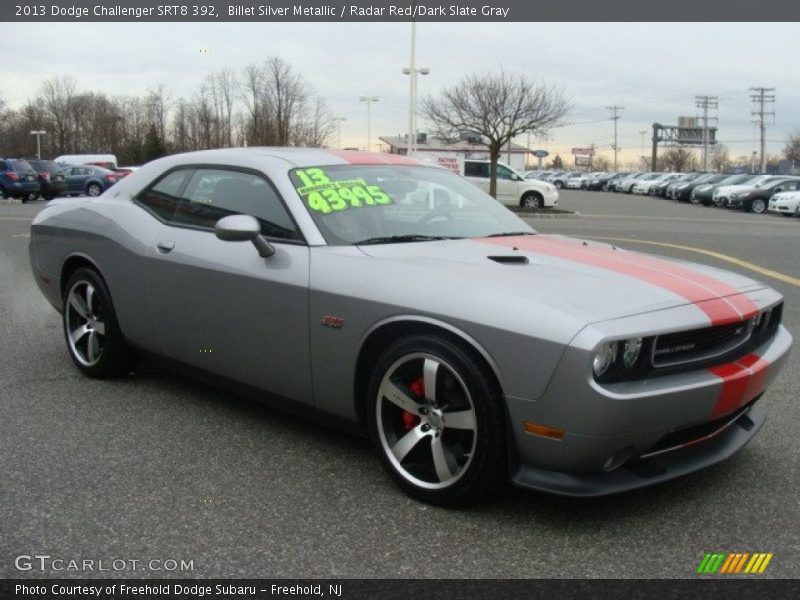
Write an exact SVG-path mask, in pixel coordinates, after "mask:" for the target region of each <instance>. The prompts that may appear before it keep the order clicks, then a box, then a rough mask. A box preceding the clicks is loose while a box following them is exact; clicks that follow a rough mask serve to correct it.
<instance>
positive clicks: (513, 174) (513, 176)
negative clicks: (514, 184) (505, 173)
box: [511, 173, 522, 181]
mask: <svg viewBox="0 0 800 600" xmlns="http://www.w3.org/2000/svg"><path fill="white" fill-rule="evenodd" d="M511 180H512V181H522V177H520V176H519V175H517V174H516V173H512V174H511Z"/></svg>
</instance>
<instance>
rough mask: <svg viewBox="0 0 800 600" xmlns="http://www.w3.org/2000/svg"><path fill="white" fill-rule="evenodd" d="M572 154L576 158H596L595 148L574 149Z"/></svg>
mask: <svg viewBox="0 0 800 600" xmlns="http://www.w3.org/2000/svg"><path fill="white" fill-rule="evenodd" d="M572 153H573V154H574V155H576V156H594V148H573V149H572Z"/></svg>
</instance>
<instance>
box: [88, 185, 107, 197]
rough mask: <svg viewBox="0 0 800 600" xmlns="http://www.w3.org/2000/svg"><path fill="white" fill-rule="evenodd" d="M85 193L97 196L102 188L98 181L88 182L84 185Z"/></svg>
mask: <svg viewBox="0 0 800 600" xmlns="http://www.w3.org/2000/svg"><path fill="white" fill-rule="evenodd" d="M86 193H87V194H88V195H89V196H99V195H100V194H102V193H103V188H102V187H101V186H100V184H99V183H90V184H89V185H87V186H86Z"/></svg>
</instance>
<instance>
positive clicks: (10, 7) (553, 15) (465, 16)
mask: <svg viewBox="0 0 800 600" xmlns="http://www.w3.org/2000/svg"><path fill="white" fill-rule="evenodd" d="M411 19H415V20H417V21H421V22H422V21H427V22H432V21H442V22H444V21H462V22H468V21H476V22H503V21H505V22H512V21H517V22H541V23H545V22H571V23H574V22H606V23H613V22H754V21H760V22H773V21H774V22H786V21H798V20H800V2H786V0H761V1H760V2H757V3H753V2H752V0H726V1H725V2H697V0H670V1H669V2H655V1H652V0H644V1H642V0H569V1H567V2H553V1H552V0H458V1H457V2H453V1H452V0H445V1H444V2H441V3H439V2H437V1H436V0H423V1H418V0H396V1H390V2H384V1H380V2H379V1H378V0H373V1H371V2H370V1H365V0H346V1H343V0H192V1H187V0H171V1H161V0H106V1H98V0H45V1H41V0H39V1H37V0H32V1H24V0H6V1H4V2H2V3H0V21H27V22H36V21H43V22H54V21H62V22H79V21H106V22H112V21H150V22H155V21H198V22H225V21H228V22H248V21H252V22H291V21H294V22H302V21H309V22H311V21H353V22H356V21H365V22H386V21H409V20H411ZM535 40H536V37H535V31H532V32H531V42H532V43H535Z"/></svg>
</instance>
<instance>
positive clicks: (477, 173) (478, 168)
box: [464, 161, 489, 177]
mask: <svg viewBox="0 0 800 600" xmlns="http://www.w3.org/2000/svg"><path fill="white" fill-rule="evenodd" d="M464 176H465V177H489V165H488V163H482V162H470V161H465V162H464Z"/></svg>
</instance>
